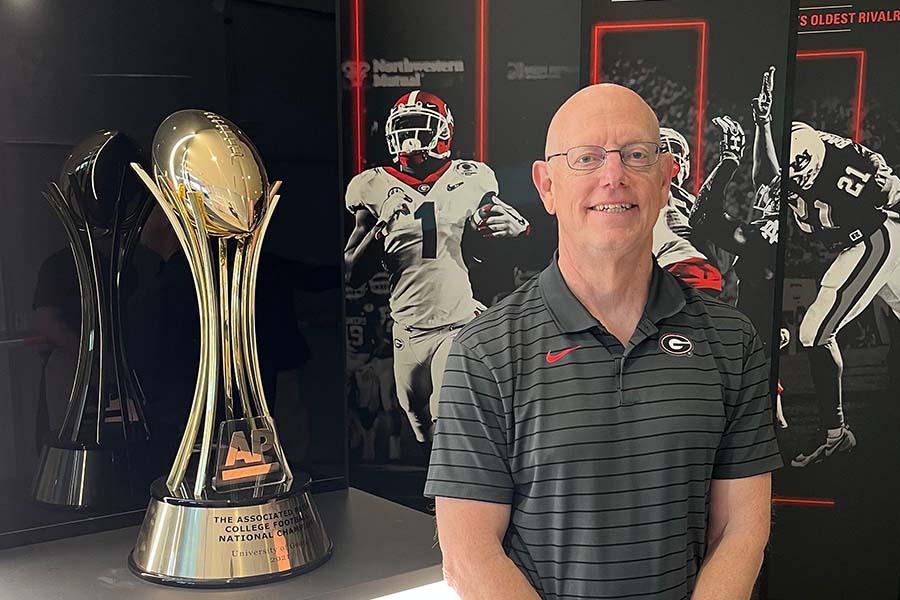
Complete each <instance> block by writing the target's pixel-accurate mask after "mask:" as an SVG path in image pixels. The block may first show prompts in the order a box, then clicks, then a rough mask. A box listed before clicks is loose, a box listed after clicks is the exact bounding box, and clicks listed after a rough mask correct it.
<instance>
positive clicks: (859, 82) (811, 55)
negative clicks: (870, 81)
mask: <svg viewBox="0 0 900 600" xmlns="http://www.w3.org/2000/svg"><path fill="white" fill-rule="evenodd" d="M797 58H799V59H801V60H802V59H806V60H809V59H815V58H855V59H856V105H855V107H854V118H853V141H854V142H856V143H859V142H860V140H861V139H862V112H863V111H862V108H863V88H864V85H865V81H866V51H865V50H815V51H810V50H805V51H803V52H798V53H797Z"/></svg>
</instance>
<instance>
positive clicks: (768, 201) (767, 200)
mask: <svg viewBox="0 0 900 600" xmlns="http://www.w3.org/2000/svg"><path fill="white" fill-rule="evenodd" d="M780 185H781V183H780V182H778V181H777V180H776V181H773V182H772V183H770V184H769V185H761V186H759V189H758V190H757V191H756V197H755V198H754V199H753V210H754V213H753V216H752V218H751V222H752V221H755V220H756V219H760V218H762V219H771V218H776V219H777V218H778V217H779V213H780V212H781V210H780V209H781V202H779V200H778V198H779V196H780V194H781V190H780V189H779V186H780Z"/></svg>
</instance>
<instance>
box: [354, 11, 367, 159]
mask: <svg viewBox="0 0 900 600" xmlns="http://www.w3.org/2000/svg"><path fill="white" fill-rule="evenodd" d="M361 9H362V0H354V3H353V39H354V43H353V59H354V61H356V65H355V67H354V68H355V69H356V90H354V95H355V114H354V115H353V118H354V121H355V123H354V125H355V127H356V131H355V136H354V137H356V139H355V140H354V143H355V144H354V145H355V146H356V147H355V148H354V152H355V154H356V173H361V172H362V170H363V152H364V149H363V143H364V140H363V116H362V95H363V81H362V33H361V31H362V13H361V12H360V11H361Z"/></svg>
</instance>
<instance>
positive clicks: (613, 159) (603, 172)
mask: <svg viewBox="0 0 900 600" xmlns="http://www.w3.org/2000/svg"><path fill="white" fill-rule="evenodd" d="M625 177H626V171H625V165H624V164H622V155H621V154H619V153H618V152H608V153H607V154H606V162H605V163H604V164H603V166H602V167H600V185H604V186H611V187H619V186H621V185H624V184H625Z"/></svg>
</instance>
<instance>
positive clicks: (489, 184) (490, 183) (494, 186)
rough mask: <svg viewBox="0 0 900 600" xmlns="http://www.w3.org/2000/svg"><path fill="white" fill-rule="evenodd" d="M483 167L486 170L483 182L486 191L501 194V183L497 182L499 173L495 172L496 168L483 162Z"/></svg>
mask: <svg viewBox="0 0 900 600" xmlns="http://www.w3.org/2000/svg"><path fill="white" fill-rule="evenodd" d="M481 168H482V169H483V170H484V175H483V184H484V189H485V191H486V192H493V193H494V194H497V195H499V194H500V184H499V183H497V175H496V174H495V173H494V170H493V169H492V168H490V167H489V166H487V165H486V164H484V163H482V164H481Z"/></svg>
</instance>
